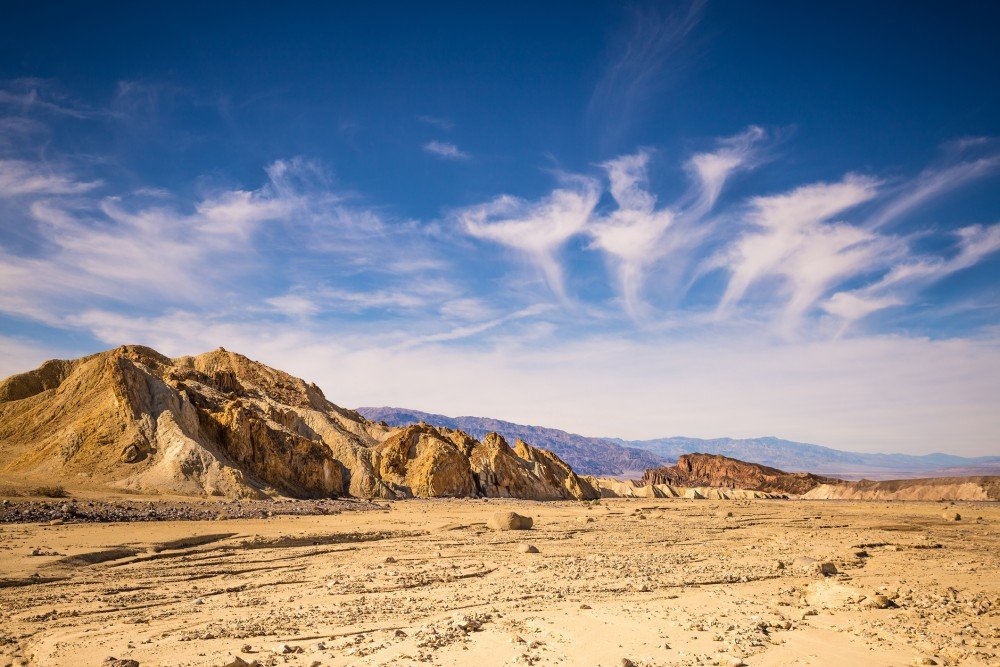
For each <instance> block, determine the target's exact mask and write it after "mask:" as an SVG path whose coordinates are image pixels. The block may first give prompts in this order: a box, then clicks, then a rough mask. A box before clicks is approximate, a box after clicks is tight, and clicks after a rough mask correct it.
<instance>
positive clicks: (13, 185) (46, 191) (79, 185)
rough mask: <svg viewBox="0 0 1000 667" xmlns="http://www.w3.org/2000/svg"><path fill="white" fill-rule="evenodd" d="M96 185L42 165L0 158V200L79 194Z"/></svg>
mask: <svg viewBox="0 0 1000 667" xmlns="http://www.w3.org/2000/svg"><path fill="white" fill-rule="evenodd" d="M100 185H101V182H100V181H91V180H82V179H80V178H78V177H76V176H75V175H73V174H70V173H68V172H67V171H65V170H62V169H57V168H53V167H51V166H49V165H46V164H43V163H38V162H29V161H26V160H4V159H0V198H10V197H19V196H23V195H71V194H79V193H83V192H89V191H91V190H93V189H94V188H96V187H98V186H100Z"/></svg>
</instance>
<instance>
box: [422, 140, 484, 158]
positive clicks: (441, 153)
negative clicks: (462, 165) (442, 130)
mask: <svg viewBox="0 0 1000 667" xmlns="http://www.w3.org/2000/svg"><path fill="white" fill-rule="evenodd" d="M424 151H425V152H427V153H430V154H431V155H433V156H434V157H438V158H441V159H442V160H455V161H457V162H464V161H466V160H468V159H470V158H471V157H472V156H471V155H469V154H468V153H466V152H465V151H463V150H460V149H459V147H458V146H456V145H455V144H453V143H451V142H448V141H428V142H427V143H426V144H424Z"/></svg>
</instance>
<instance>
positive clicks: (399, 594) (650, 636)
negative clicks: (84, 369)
mask: <svg viewBox="0 0 1000 667" xmlns="http://www.w3.org/2000/svg"><path fill="white" fill-rule="evenodd" d="M384 506H385V507H386V508H387V509H385V510H372V511H354V512H343V513H340V514H335V515H331V516H275V517H273V518H262V519H236V520H215V521H161V522H147V523H103V524H93V523H90V524H78V523H65V524H62V525H48V524H38V523H32V524H5V525H0V585H2V586H3V587H2V588H0V665H11V664H13V665H21V664H30V665H45V666H48V665H73V666H88V665H94V666H98V665H101V664H102V663H104V662H105V660H106V658H108V657H109V656H114V657H116V658H118V659H120V660H124V659H132V660H136V661H138V663H139V664H140V665H142V666H143V667H147V666H150V665H170V666H179V665H214V666H221V665H226V664H229V663H231V662H233V661H234V660H236V659H237V658H239V659H242V660H245V661H246V662H248V663H250V662H252V661H254V660H256V661H259V663H260V664H261V665H409V664H416V663H431V664H435V665H504V664H561V665H614V666H618V665H629V664H633V663H634V664H635V665H699V664H701V665H711V664H722V665H734V664H742V663H746V664H748V665H752V666H754V665H761V666H763V665H912V664H940V665H944V664H993V665H997V664H1000V636H998V632H1000V631H998V627H1000V623H998V617H1000V568H998V564H1000V506H998V505H997V504H989V503H983V504H973V503H955V504H953V505H952V504H944V503H901V502H897V503H863V502H838V501H815V502H805V501H763V500H757V501H742V502H740V501H729V502H725V501H718V502H715V501H706V500H655V499H641V500H639V499H632V500H603V501H601V502H600V503H598V504H591V503H583V502H578V503H569V502H562V503H536V502H526V501H501V500H489V501H484V500H433V501H424V500H413V501H399V502H392V503H384ZM506 510H514V511H517V512H520V513H522V514H526V515H529V516H531V517H533V518H534V520H535V527H534V528H533V529H531V530H528V531H509V532H496V531H491V530H488V529H487V528H486V526H485V521H486V519H487V518H488V517H489V515H490V514H491V513H492V512H495V511H506ZM946 510H947V511H948V512H950V513H951V514H952V515H953V514H954V513H956V512H957V513H959V514H961V520H960V521H949V520H946V519H945V518H943V517H942V514H943V512H945V511H946ZM730 512H731V513H732V516H728V514H729V513H730ZM527 544H530V545H534V546H535V547H537V548H538V550H539V553H522V552H520V551H519V548H520V547H521V546H522V545H527ZM33 554H36V555H33ZM801 556H807V557H813V558H817V559H820V560H821V561H832V562H833V563H834V564H835V565H836V568H837V570H838V574H835V575H833V576H827V577H824V576H822V575H820V574H818V573H816V572H814V571H807V570H805V569H802V568H800V567H798V566H794V565H793V564H792V563H793V561H794V560H795V559H796V558H797V557H801ZM877 593H882V594H884V595H885V596H887V597H888V598H889V599H890V600H891V601H892V603H891V604H892V606H889V607H887V608H877V607H878V606H885V605H886V604H887V600H886V599H885V598H876V597H875V596H876V594H877ZM872 605H875V606H872ZM108 664H110V663H108ZM238 664H242V663H238Z"/></svg>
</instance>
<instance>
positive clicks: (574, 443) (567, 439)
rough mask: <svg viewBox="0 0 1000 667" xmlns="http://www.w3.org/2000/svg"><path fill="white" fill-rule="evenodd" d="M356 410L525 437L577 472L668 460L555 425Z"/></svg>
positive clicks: (623, 472) (623, 471) (395, 420)
mask: <svg viewBox="0 0 1000 667" xmlns="http://www.w3.org/2000/svg"><path fill="white" fill-rule="evenodd" d="M358 413H360V414H362V415H364V416H365V417H367V418H368V419H371V420H372V421H376V422H384V423H385V424H386V425H388V426H408V425H410V424H419V423H421V422H424V423H427V424H433V425H434V426H443V427H447V428H452V429H461V430H462V431H465V432H466V433H469V434H470V435H472V436H474V437H476V438H482V437H483V436H485V435H486V434H487V433H491V432H495V433H499V434H501V435H502V436H503V437H505V438H507V439H508V440H516V439H522V440H526V441H528V442H532V443H534V444H535V445H537V446H539V447H544V448H545V449H547V450H549V451H551V452H554V453H556V454H557V455H558V456H559V457H560V458H562V459H563V460H564V461H566V462H567V463H568V464H570V465H571V466H572V467H573V470H575V471H577V472H578V473H579V474H581V475H597V476H606V477H631V476H638V475H641V474H642V471H643V470H645V469H646V468H653V467H656V466H661V465H665V464H666V463H668V461H667V460H666V459H664V458H663V457H661V456H659V455H657V454H655V453H653V452H650V451H647V450H645V449H639V448H636V447H627V446H623V445H622V444H619V443H617V442H614V441H612V440H609V439H607V438H588V437H585V436H582V435H576V434H573V433H567V432H566V431H560V430H559V429H555V428H545V427H542V426H525V425H522V424H514V423H512V422H507V421H502V420H500V419H487V418H483V417H446V416H445V415H438V414H433V413H430V412H421V411H420V410H407V409H404V408H384V407H378V408H375V407H369V408H358Z"/></svg>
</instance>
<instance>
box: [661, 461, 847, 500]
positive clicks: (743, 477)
mask: <svg viewBox="0 0 1000 667" xmlns="http://www.w3.org/2000/svg"><path fill="white" fill-rule="evenodd" d="M642 482H643V484H648V485H657V484H668V485H671V486H686V487H701V486H705V487H722V488H728V489H749V490H754V491H765V492H768V493H788V494H794V495H801V494H804V493H806V492H808V491H810V490H812V489H814V488H816V487H817V486H819V485H821V484H828V485H837V484H841V483H843V482H842V481H841V480H839V479H833V478H830V477H820V476H818V475H813V474H811V473H807V472H795V473H790V472H785V471H784V470H778V469H777V468H771V467H768V466H762V465H760V464H757V463H747V462H746V461H739V460H737V459H731V458H729V457H727V456H720V455H718V454H683V455H681V456H680V458H679V459H678V460H677V464H676V465H673V466H669V467H662V468H653V469H650V470H647V471H646V474H645V475H643V478H642Z"/></svg>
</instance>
